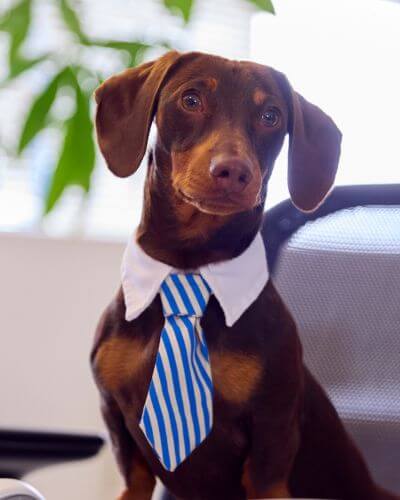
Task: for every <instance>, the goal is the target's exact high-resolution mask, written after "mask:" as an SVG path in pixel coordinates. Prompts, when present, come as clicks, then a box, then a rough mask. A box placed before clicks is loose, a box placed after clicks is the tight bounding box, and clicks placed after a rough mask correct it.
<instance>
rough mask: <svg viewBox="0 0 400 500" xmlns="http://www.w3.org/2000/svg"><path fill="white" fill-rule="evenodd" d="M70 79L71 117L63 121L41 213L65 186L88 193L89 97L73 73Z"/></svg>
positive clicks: (90, 160) (90, 156)
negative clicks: (60, 142) (73, 105)
mask: <svg viewBox="0 0 400 500" xmlns="http://www.w3.org/2000/svg"><path fill="white" fill-rule="evenodd" d="M71 73H72V72H71ZM73 79H74V90H75V96H76V99H75V100H76V109H75V113H74V114H73V116H72V117H71V118H70V119H69V120H68V121H67V122H66V128H65V137H64V143H63V146H62V148H61V154H60V158H59V160H58V163H57V166H56V168H55V171H54V174H53V177H52V179H51V182H50V186H49V190H48V192H47V196H46V200H45V208H44V211H45V214H47V213H49V212H50V211H51V210H52V209H53V208H54V205H55V204H56V203H57V201H58V200H59V199H60V197H61V195H62V194H63V192H64V190H65V189H66V188H67V187H68V186H71V185H78V186H82V188H83V189H84V190H85V192H88V191H89V188H90V177H91V174H92V172H93V168H94V165H95V147H94V141H93V124H92V120H91V117H90V112H89V110H90V108H89V106H90V96H89V95H86V94H85V93H84V92H82V90H81V88H80V87H79V84H78V81H77V79H76V77H75V75H73Z"/></svg>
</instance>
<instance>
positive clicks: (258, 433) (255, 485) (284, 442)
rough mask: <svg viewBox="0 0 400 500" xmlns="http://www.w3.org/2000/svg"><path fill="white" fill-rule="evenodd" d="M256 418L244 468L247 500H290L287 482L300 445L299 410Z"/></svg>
mask: <svg viewBox="0 0 400 500" xmlns="http://www.w3.org/2000/svg"><path fill="white" fill-rule="evenodd" d="M284 413H285V414H281V415H279V414H276V415H275V416H274V417H271V416H270V415H269V416H267V417H266V416H265V415H262V414H259V415H255V416H254V418H253V422H252V446H251V449H250V453H249V456H248V459H247V461H246V463H245V466H244V473H243V485H244V487H245V489H246V492H247V498H249V499H256V498H291V494H290V491H289V486H288V480H289V476H290V472H291V469H292V465H293V461H294V458H295V456H296V453H297V450H298V446H299V423H298V411H297V408H296V407H294V408H292V409H291V410H290V412H289V413H287V412H284Z"/></svg>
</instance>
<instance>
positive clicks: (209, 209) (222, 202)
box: [177, 189, 252, 215]
mask: <svg viewBox="0 0 400 500" xmlns="http://www.w3.org/2000/svg"><path fill="white" fill-rule="evenodd" d="M177 193H178V195H179V197H180V198H181V199H182V200H183V201H185V202H186V203H190V204H191V205H193V206H194V207H196V208H197V209H198V210H200V211H201V212H204V213H208V214H212V215H231V214H234V213H237V212H243V211H244V210H248V209H249V208H252V207H245V206H243V203H240V202H238V201H237V200H234V199H232V198H231V197H229V195H226V196H223V197H209V198H206V197H200V196H193V195H191V194H190V195H189V194H188V193H185V192H184V191H183V190H182V189H178V191H177Z"/></svg>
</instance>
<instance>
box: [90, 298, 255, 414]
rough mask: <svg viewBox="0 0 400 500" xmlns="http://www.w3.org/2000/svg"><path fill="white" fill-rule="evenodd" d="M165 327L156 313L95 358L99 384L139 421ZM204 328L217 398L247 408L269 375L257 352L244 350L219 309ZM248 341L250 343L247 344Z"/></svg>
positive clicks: (117, 335) (119, 334) (103, 345)
mask: <svg viewBox="0 0 400 500" xmlns="http://www.w3.org/2000/svg"><path fill="white" fill-rule="evenodd" d="M155 315H156V316H157V317H155ZM163 325H164V318H163V316H162V313H161V312H160V310H159V309H155V310H154V311H153V314H152V317H151V321H142V322H140V323H138V324H137V325H136V328H135V324H134V323H133V324H132V325H130V329H129V332H126V331H121V332H118V331H115V332H113V334H112V335H111V336H110V337H109V338H107V339H105V340H104V341H103V342H102V343H101V345H100V346H99V349H98V351H97V353H96V356H95V363H94V368H95V374H96V379H97V382H98V384H99V385H100V387H101V388H102V389H103V390H105V391H107V392H108V393H110V394H112V395H113V396H114V397H115V398H116V399H117V400H119V401H120V404H121V403H122V404H123V405H124V406H125V407H129V409H130V412H132V411H133V412H134V414H135V417H136V418H137V419H138V418H140V415H141V411H142V409H143V405H144V401H145V399H146V395H147V391H148V387H149V384H150V380H151V377H152V374H153V370H154V366H155V362H156V358H157V354H158V349H159V342H160V333H161V330H162V328H163ZM202 325H203V330H204V334H205V337H206V339H207V345H208V351H209V357H210V366H211V375H212V383H213V388H214V393H215V396H216V397H217V398H219V399H222V400H224V401H226V402H228V403H232V404H234V405H242V404H245V403H246V402H247V401H249V400H250V398H251V396H252V395H253V393H254V392H255V390H256V388H257V386H258V384H259V382H260V379H261V377H262V373H263V366H262V363H261V360H260V357H259V356H258V354H257V351H256V350H255V351H254V353H251V352H249V349H244V348H243V346H241V342H238V332H237V331H235V330H234V329H227V328H226V327H225V324H224V321H223V317H222V316H221V314H220V311H218V307H216V305H215V304H211V308H209V310H207V311H206V315H205V317H204V321H202ZM135 330H136V331H135ZM143 333H145V334H143ZM239 339H240V334H239ZM249 341H250V340H249V338H248V335H247V342H249ZM245 342H246V339H243V343H245Z"/></svg>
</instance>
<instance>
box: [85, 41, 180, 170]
mask: <svg viewBox="0 0 400 500" xmlns="http://www.w3.org/2000/svg"><path fill="white" fill-rule="evenodd" d="M178 58H179V53H178V52H175V51H171V52H168V53H167V54H165V55H164V56H162V57H160V58H159V59H157V60H156V61H153V62H149V63H145V64H142V65H140V66H138V67H136V68H131V69H128V70H126V71H124V72H123V73H121V74H119V75H116V76H113V77H111V78H109V79H108V80H106V81H105V82H104V83H103V84H102V85H101V86H100V87H99V88H98V89H97V90H96V92H95V98H96V102H97V105H98V106H97V113H96V129H97V139H98V142H99V146H100V150H101V152H102V153H103V156H104V158H105V160H106V162H107V165H108V167H109V168H110V170H111V171H112V172H113V173H114V174H116V175H118V176H119V177H127V176H128V175H131V174H133V173H134V172H135V171H136V170H137V168H138V167H139V165H140V162H141V161H142V159H143V156H144V154H145V152H146V146H147V140H148V136H149V131H150V126H151V123H152V121H153V118H154V115H155V112H156V107H157V100H158V96H159V92H160V89H161V88H162V85H163V82H164V80H165V77H166V74H167V72H168V70H169V69H170V68H171V66H172V64H173V63H174V62H175V61H176V60H177V59H178Z"/></svg>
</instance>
